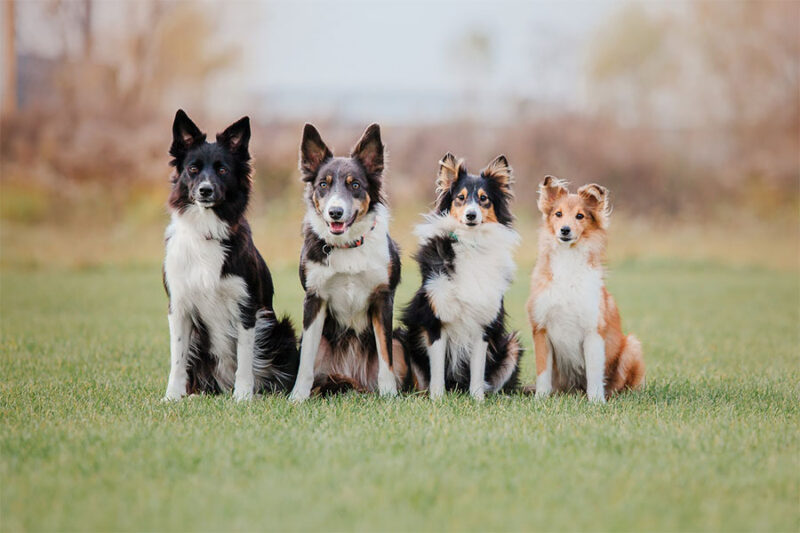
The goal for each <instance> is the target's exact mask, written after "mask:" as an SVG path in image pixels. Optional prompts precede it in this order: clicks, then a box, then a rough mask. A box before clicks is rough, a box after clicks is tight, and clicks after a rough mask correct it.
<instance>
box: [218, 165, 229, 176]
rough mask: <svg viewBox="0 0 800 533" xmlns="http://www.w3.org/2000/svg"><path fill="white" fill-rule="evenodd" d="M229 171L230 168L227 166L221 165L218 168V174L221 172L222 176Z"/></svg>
mask: <svg viewBox="0 0 800 533" xmlns="http://www.w3.org/2000/svg"><path fill="white" fill-rule="evenodd" d="M227 173H228V169H227V168H225V167H219V170H217V174H219V175H220V176H225V175H226V174H227Z"/></svg>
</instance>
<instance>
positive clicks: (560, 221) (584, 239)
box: [527, 176, 645, 397]
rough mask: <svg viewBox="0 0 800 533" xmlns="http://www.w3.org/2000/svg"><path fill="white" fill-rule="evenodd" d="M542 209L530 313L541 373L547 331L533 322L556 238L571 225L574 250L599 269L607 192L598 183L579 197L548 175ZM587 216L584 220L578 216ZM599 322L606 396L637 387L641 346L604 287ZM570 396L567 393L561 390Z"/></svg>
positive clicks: (585, 188) (542, 190)
mask: <svg viewBox="0 0 800 533" xmlns="http://www.w3.org/2000/svg"><path fill="white" fill-rule="evenodd" d="M538 207H539V210H540V211H541V212H542V218H543V220H544V224H543V226H542V229H541V230H540V233H539V258H538V260H537V262H536V266H535V267H534V270H533V274H532V276H531V294H530V298H529V299H528V304H527V310H528V316H529V317H530V322H531V329H532V332H533V342H534V350H535V353H536V374H537V375H539V374H541V373H542V372H544V371H545V370H546V365H547V350H548V342H549V341H548V340H547V331H546V330H545V329H544V328H542V327H540V326H539V324H537V323H536V322H535V320H534V319H533V316H534V304H535V301H536V299H537V297H538V295H539V294H540V293H541V292H542V291H544V290H545V289H546V288H547V287H548V285H549V284H550V283H551V282H552V281H553V272H552V270H551V264H550V252H551V250H552V244H551V243H552V240H553V239H557V238H558V232H559V231H560V228H561V227H562V226H563V225H565V224H568V225H569V226H570V227H571V228H572V231H573V233H574V235H575V241H574V242H573V243H572V244H571V246H576V245H577V244H578V243H580V245H581V246H583V247H588V253H589V259H588V261H589V264H590V265H591V266H592V267H595V268H600V267H602V265H603V263H604V261H605V251H606V244H607V233H606V229H607V227H608V222H609V214H610V211H609V207H608V190H607V189H606V188H605V187H602V186H600V185H596V184H589V185H584V186H583V187H581V188H579V189H578V192H577V194H570V193H569V191H568V190H567V187H566V182H564V181H563V180H560V179H558V178H555V177H553V176H547V177H545V179H544V181H543V182H542V184H541V185H540V186H539V201H538ZM579 214H580V215H583V217H582V218H579V217H578V215H579ZM600 307H601V309H600V319H599V324H598V325H597V331H598V333H599V334H600V336H601V337H602V338H603V339H604V341H605V356H606V365H605V380H606V381H605V392H606V396H607V397H608V396H611V395H613V394H614V393H617V392H620V391H622V390H626V389H635V388H638V387H639V386H640V385H641V383H642V381H643V380H644V372H645V369H644V360H643V357H642V346H641V344H640V343H639V341H638V339H636V337H634V336H633V335H628V336H625V334H624V333H623V332H622V320H621V318H620V314H619V310H618V309H617V305H616V302H615V301H614V298H613V297H612V296H611V294H610V293H609V292H608V290H606V288H605V287H603V294H602V298H601V301H600ZM552 371H553V390H554V391H556V390H558V387H557V385H558V384H559V380H558V379H557V375H558V368H557V364H556V361H555V360H554V361H553V369H552ZM560 392H566V391H560Z"/></svg>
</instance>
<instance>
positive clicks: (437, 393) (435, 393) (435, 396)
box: [430, 387, 444, 400]
mask: <svg viewBox="0 0 800 533" xmlns="http://www.w3.org/2000/svg"><path fill="white" fill-rule="evenodd" d="M430 395H431V400H440V399H442V397H444V387H442V388H439V387H431V388H430Z"/></svg>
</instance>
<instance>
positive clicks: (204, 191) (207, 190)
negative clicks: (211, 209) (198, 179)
mask: <svg viewBox="0 0 800 533" xmlns="http://www.w3.org/2000/svg"><path fill="white" fill-rule="evenodd" d="M197 192H198V193H199V194H200V198H209V197H210V196H211V195H212V194H213V193H214V188H213V187H211V185H208V184H207V183H204V184H203V185H201V186H200V187H198V188H197Z"/></svg>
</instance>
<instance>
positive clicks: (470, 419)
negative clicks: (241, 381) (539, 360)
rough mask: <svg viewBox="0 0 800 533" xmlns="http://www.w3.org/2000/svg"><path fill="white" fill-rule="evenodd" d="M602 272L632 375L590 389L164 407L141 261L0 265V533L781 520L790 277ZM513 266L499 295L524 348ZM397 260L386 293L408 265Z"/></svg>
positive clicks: (649, 266)
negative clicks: (594, 399)
mask: <svg viewBox="0 0 800 533" xmlns="http://www.w3.org/2000/svg"><path fill="white" fill-rule="evenodd" d="M407 264H408V265H410V263H407ZM613 266H614V268H613V269H612V270H611V273H610V276H609V285H610V288H611V290H612V292H613V293H614V294H615V295H616V297H617V300H618V302H619V304H620V307H621V309H622V312H623V318H624V320H625V327H626V330H630V331H633V332H636V333H637V335H638V336H639V337H640V338H641V339H642V341H643V343H644V347H645V357H646V361H647V364H648V380H647V385H646V387H645V388H644V390H642V391H641V392H639V393H636V394H629V395H625V396H622V397H618V398H616V399H614V400H613V401H612V402H610V403H609V404H608V405H606V406H592V405H588V404H587V403H586V402H585V401H584V400H583V399H581V398H577V397H556V398H552V399H549V400H547V401H544V402H535V401H533V400H532V399H530V398H528V397H522V396H507V397H492V398H489V399H488V400H487V402H486V403H485V404H483V405H480V406H478V405H475V404H473V402H472V401H471V400H470V399H469V398H468V397H464V396H459V395H453V396H449V397H447V398H446V399H445V400H444V401H442V402H441V403H438V404H432V403H431V402H430V401H429V400H428V399H427V398H426V397H424V396H419V395H417V396H406V397H401V398H398V399H394V400H381V399H379V398H375V397H371V396H357V395H344V396H338V397H333V398H327V399H314V400H311V401H309V402H308V403H306V404H304V405H302V406H299V407H294V406H291V405H288V404H287V402H286V400H285V398H283V397H268V398H259V399H257V400H255V401H253V402H252V403H250V404H248V405H237V404H235V403H234V402H233V401H232V400H231V399H230V398H229V397H202V398H191V399H188V400H186V401H183V402H181V403H178V404H173V405H164V404H161V403H160V402H159V399H160V397H161V395H162V394H163V391H164V387H165V384H166V377H167V369H168V368H167V367H168V365H167V361H168V333H167V327H166V317H165V312H166V298H165V296H164V295H163V293H162V292H161V288H160V285H159V283H160V272H159V267H158V265H157V264H154V263H152V264H150V265H147V266H143V267H136V268H117V267H115V268H86V269H83V270H74V269H46V268H45V269H39V270H34V271H28V270H23V269H15V268H7V269H5V270H4V271H3V272H2V273H1V274H0V282H1V284H2V290H1V291H0V309H2V330H1V336H0V346H1V347H2V353H1V355H0V370H1V371H2V375H3V380H2V384H1V385H0V416H1V417H2V437H1V438H0V456H1V458H2V459H1V460H0V466H1V467H2V469H1V470H0V474H1V475H2V493H1V494H2V501H1V505H0V529H2V530H3V531H14V530H154V529H158V530H193V529H197V530H220V529H226V530H227V529H234V530H252V529H274V530H298V529H303V530H305V529H314V530H324V531H328V530H344V529H348V530H349V529H359V530H416V529H421V530H443V529H446V530H475V531H478V530H480V531H483V530H533V529H536V530H553V529H581V530H643V529H649V530H662V531H664V530H772V531H797V530H798V528H799V527H800V510H799V508H798V498H799V497H800V490H799V484H800V473H799V472H800V468H799V467H800V460H799V459H798V435H799V434H800V429H799V428H800V425H799V424H798V423H799V422H800V416H798V415H799V414H800V408H799V407H798V400H797V398H798V382H799V381H800V365H798V346H800V338H798V324H799V323H800V316H798V315H799V312H800V305H799V304H800V282H799V281H798V276H797V273H796V272H787V271H774V270H766V269H759V268H731V267H725V266H720V265H719V264H715V263H701V262H681V261H656V260H647V261H645V262H637V261H633V260H629V261H623V262H618V263H616V264H614V265H613ZM529 267H530V265H529V264H526V265H523V266H521V269H520V270H521V273H520V275H519V280H518V281H517V282H516V284H515V285H514V286H513V287H512V289H511V291H510V292H509V295H508V298H507V307H508V310H509V312H510V315H511V321H512V323H513V324H514V325H515V326H516V327H518V328H520V329H522V331H523V339H524V341H525V343H526V347H527V348H529V347H530V345H531V342H530V333H529V332H528V331H527V328H526V327H525V321H524V314H523V305H524V300H525V298H526V295H527V272H528V271H529ZM274 275H275V279H276V285H277V291H278V292H277V300H276V307H277V308H278V309H279V310H285V311H288V312H290V313H291V314H292V315H293V316H294V318H295V320H296V321H297V320H298V319H299V316H298V314H299V312H300V304H299V302H300V301H301V300H300V296H301V291H300V287H299V283H298V281H297V278H296V274H295V270H294V268H293V267H291V266H288V265H287V266H285V267H281V268H280V269H279V271H277V272H274ZM404 275H405V276H406V279H405V281H404V282H403V284H402V285H401V291H400V295H399V296H398V302H405V301H406V300H407V298H408V296H409V295H410V294H411V292H412V291H413V290H414V288H415V286H416V284H417V280H418V278H416V277H415V276H414V274H413V268H411V267H407V268H405V269H404ZM523 374H524V378H525V380H530V379H531V378H532V377H533V358H532V357H531V355H530V353H528V354H527V356H526V358H525V360H524V363H523Z"/></svg>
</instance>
